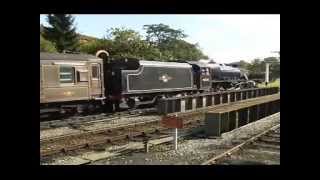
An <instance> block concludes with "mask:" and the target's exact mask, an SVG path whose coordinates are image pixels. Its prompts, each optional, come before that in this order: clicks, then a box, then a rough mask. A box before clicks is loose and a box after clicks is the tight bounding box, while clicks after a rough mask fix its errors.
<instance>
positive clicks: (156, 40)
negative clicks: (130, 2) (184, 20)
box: [143, 24, 187, 48]
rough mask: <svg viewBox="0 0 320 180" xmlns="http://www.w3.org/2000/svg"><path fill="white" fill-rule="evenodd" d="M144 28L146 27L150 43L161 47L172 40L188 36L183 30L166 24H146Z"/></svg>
mask: <svg viewBox="0 0 320 180" xmlns="http://www.w3.org/2000/svg"><path fill="white" fill-rule="evenodd" d="M143 29H145V30H146V33H147V38H146V40H147V41H148V42H149V43H150V44H153V45H156V46H158V47H160V48H164V47H165V44H168V43H170V41H173V40H179V39H183V38H185V37H187V35H186V34H184V32H183V30H180V29H178V30H176V29H172V28H170V27H169V26H168V25H165V24H151V25H144V26H143Z"/></svg>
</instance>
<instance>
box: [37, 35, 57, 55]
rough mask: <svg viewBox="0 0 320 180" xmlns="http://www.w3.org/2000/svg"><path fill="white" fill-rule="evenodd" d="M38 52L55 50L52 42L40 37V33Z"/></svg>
mask: <svg viewBox="0 0 320 180" xmlns="http://www.w3.org/2000/svg"><path fill="white" fill-rule="evenodd" d="M40 52H57V50H56V48H55V46H54V44H53V43H52V42H50V41H48V40H46V39H44V38H43V37H42V35H41V34H40Z"/></svg>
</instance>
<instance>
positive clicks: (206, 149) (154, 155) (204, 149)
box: [91, 113, 280, 165]
mask: <svg viewBox="0 0 320 180" xmlns="http://www.w3.org/2000/svg"><path fill="white" fill-rule="evenodd" d="M279 123H280V113H277V114H274V115H272V116H269V117H266V118H264V119H261V120H258V121H256V122H253V123H250V124H248V125H246V126H243V127H241V128H238V129H235V130H233V131H231V132H227V133H224V134H222V136H221V137H220V138H216V139H205V138H203V137H201V135H198V137H190V138H188V139H183V140H179V144H178V150H177V151H174V150H172V149H173V146H172V144H171V143H168V144H163V145H158V146H155V147H152V148H150V152H149V153H148V154H146V153H142V152H132V153H130V154H127V155H122V156H116V157H112V158H109V159H105V160H99V161H95V162H93V163H91V164H92V165H109V164H110V165H198V164H201V163H202V162H204V161H205V160H208V159H210V158H211V157H213V156H215V155H218V154H220V153H222V152H223V151H225V150H226V149H229V148H230V147H232V146H233V144H235V143H237V142H239V141H240V140H241V139H246V138H248V137H251V136H253V135H256V134H258V133H260V132H262V131H264V130H266V129H267V128H270V127H272V126H274V125H276V124H279Z"/></svg>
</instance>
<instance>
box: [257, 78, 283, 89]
mask: <svg viewBox="0 0 320 180" xmlns="http://www.w3.org/2000/svg"><path fill="white" fill-rule="evenodd" d="M258 87H259V88H262V87H280V79H276V80H275V81H272V82H269V83H268V86H266V85H265V83H264V82H263V83H260V84H258Z"/></svg>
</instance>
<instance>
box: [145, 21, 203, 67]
mask: <svg viewBox="0 0 320 180" xmlns="http://www.w3.org/2000/svg"><path fill="white" fill-rule="evenodd" d="M143 28H144V29H145V30H146V33H147V37H146V41H148V42H149V44H150V45H151V46H154V47H156V48H157V49H159V50H160V52H161V60H163V61H170V60H189V61H190V60H199V59H208V56H206V55H204V54H203V53H202V51H201V50H200V47H199V45H198V44H197V43H196V44H191V43H189V42H187V41H185V40H183V38H186V37H187V35H186V34H185V33H184V32H183V30H181V29H172V28H170V27H169V26H168V25H164V24H151V25H144V26H143Z"/></svg>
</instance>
